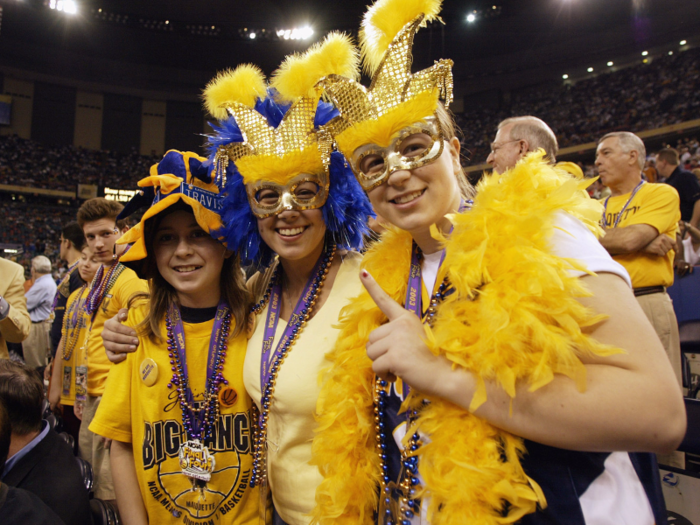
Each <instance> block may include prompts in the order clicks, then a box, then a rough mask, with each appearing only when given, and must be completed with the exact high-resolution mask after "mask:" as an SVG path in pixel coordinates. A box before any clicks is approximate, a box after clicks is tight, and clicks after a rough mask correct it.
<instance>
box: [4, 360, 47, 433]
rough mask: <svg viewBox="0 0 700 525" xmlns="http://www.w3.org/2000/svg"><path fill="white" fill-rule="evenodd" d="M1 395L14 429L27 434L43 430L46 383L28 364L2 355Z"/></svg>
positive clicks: (16, 431)
mask: <svg viewBox="0 0 700 525" xmlns="http://www.w3.org/2000/svg"><path fill="white" fill-rule="evenodd" d="M0 399H2V402H3V404H4V405H5V408H6V409H7V413H8V415H9V417H10V426H11V428H12V432H13V433H14V434H17V435H18V436H26V435H27V434H29V433H30V432H36V431H37V430H41V412H42V410H41V407H42V403H43V401H44V385H43V383H42V381H41V379H40V378H39V375H38V374H37V373H36V372H35V371H34V370H31V369H29V368H28V367H27V366H26V365H23V364H21V363H15V362H14V361H10V360H9V359H0Z"/></svg>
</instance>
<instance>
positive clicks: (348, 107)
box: [321, 0, 453, 157]
mask: <svg viewBox="0 0 700 525" xmlns="http://www.w3.org/2000/svg"><path fill="white" fill-rule="evenodd" d="M441 3H442V2H441V0H378V1H377V2H375V3H374V5H372V6H371V7H370V8H369V9H368V11H367V13H366V15H365V17H364V20H363V23H362V29H361V32H360V38H361V45H362V59H363V63H364V67H365V69H366V71H367V72H368V73H370V74H371V75H372V83H371V84H370V87H369V89H367V88H365V87H364V86H362V85H361V84H360V83H358V82H356V81H355V80H354V79H352V78H346V77H342V76H339V75H330V76H328V77H327V78H325V79H324V80H323V81H322V82H321V84H322V85H323V87H324V89H325V93H326V95H327V96H328V97H329V98H330V99H331V100H332V101H333V103H334V104H335V105H336V107H337V108H338V110H339V111H340V114H341V116H342V122H341V123H340V124H336V125H335V126H334V134H335V139H336V142H337V144H338V149H340V151H341V152H342V153H343V154H344V155H345V156H346V157H347V156H350V155H352V153H353V151H354V150H355V149H356V148H357V147H359V146H361V145H362V144H366V143H370V142H372V143H375V144H378V145H380V146H382V147H385V146H387V145H388V144H389V142H390V138H391V137H392V136H393V135H394V134H395V133H396V132H397V131H399V130H401V129H402V128H404V127H406V126H408V125H410V124H414V123H415V122H416V121H417V120H421V119H423V118H426V117H429V116H431V115H432V114H433V113H434V112H435V110H436V108H437V105H438V100H439V99H440V98H442V99H443V100H444V101H445V104H446V105H449V104H450V102H451V101H452V87H453V81H452V61H451V60H446V59H441V60H438V61H436V62H435V64H434V65H433V66H431V67H429V68H427V69H424V70H422V71H419V72H417V73H415V74H412V73H411V63H412V58H413V55H412V49H413V38H414V36H415V34H416V32H417V31H418V29H419V28H421V27H424V26H425V25H426V24H427V23H428V22H430V21H432V20H436V19H439V17H438V14H439V12H440V7H441ZM416 115H418V118H416Z"/></svg>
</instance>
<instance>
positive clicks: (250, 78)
mask: <svg viewBox="0 0 700 525" xmlns="http://www.w3.org/2000/svg"><path fill="white" fill-rule="evenodd" d="M357 64H358V57H357V54H356V51H355V48H354V46H353V45H352V43H351V41H350V39H349V38H348V37H347V36H345V35H342V34H339V33H331V34H329V35H328V36H327V37H326V39H325V40H324V41H323V42H322V43H319V44H316V45H315V46H313V47H312V48H311V49H309V51H307V52H306V53H305V54H303V55H293V56H290V57H288V58H287V59H286V60H285V62H284V63H283V64H282V66H281V67H280V69H279V70H278V71H277V72H276V73H275V74H274V75H273V77H272V79H271V82H270V88H273V89H274V90H275V91H276V92H277V96H278V97H279V99H280V100H281V101H283V102H289V103H291V107H290V108H289V110H288V111H287V112H286V114H285V115H284V118H283V119H282V121H281V122H280V123H279V125H278V126H276V127H275V126H272V125H271V124H270V123H269V122H268V120H267V119H266V118H265V117H264V116H263V115H261V114H260V113H259V112H258V111H256V109H255V105H256V103H260V101H261V100H264V99H265V97H266V93H267V86H266V83H265V78H264V76H263V73H262V72H261V71H260V70H259V69H258V68H257V67H255V66H253V65H249V64H244V65H241V66H238V67H237V68H236V69H234V70H232V71H226V72H224V73H222V74H220V75H219V76H218V77H217V78H215V79H214V80H212V81H211V82H210V83H209V85H208V86H207V87H206V89H205V91H204V100H205V104H206V107H207V109H208V110H209V112H210V113H211V114H212V115H214V116H215V117H217V118H218V119H219V120H224V119H225V118H227V117H228V116H229V115H230V116H232V117H234V118H235V121H236V124H237V126H238V128H239V129H240V131H241V134H242V138H243V140H242V142H238V141H234V142H231V143H230V144H227V145H225V146H221V147H219V149H218V151H217V153H216V156H215V159H214V162H215V165H216V172H217V174H225V173H226V167H227V166H228V163H229V162H234V163H235V164H236V167H237V169H238V171H239V172H240V174H241V175H242V177H243V180H244V182H245V184H250V183H254V182H259V181H262V180H265V181H270V182H275V183H278V184H286V183H287V182H288V181H289V180H291V179H292V178H294V177H295V176H296V175H298V174H299V173H322V172H324V171H326V172H327V170H328V164H329V162H330V154H331V152H332V148H333V140H332V138H331V137H330V136H329V135H328V134H327V133H326V132H325V130H323V129H320V130H319V129H316V128H315V126H314V118H315V115H316V110H317V105H318V101H319V99H320V97H321V92H322V88H321V86H320V85H318V80H319V79H321V78H323V77H324V76H327V75H329V74H341V75H349V76H351V77H353V76H354V75H356V71H357ZM224 184H225V181H224Z"/></svg>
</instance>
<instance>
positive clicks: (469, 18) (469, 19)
mask: <svg viewBox="0 0 700 525" xmlns="http://www.w3.org/2000/svg"><path fill="white" fill-rule="evenodd" d="M475 21H476V15H475V14H474V13H469V14H468V15H467V22H469V23H470V24H471V23H473V22H475Z"/></svg>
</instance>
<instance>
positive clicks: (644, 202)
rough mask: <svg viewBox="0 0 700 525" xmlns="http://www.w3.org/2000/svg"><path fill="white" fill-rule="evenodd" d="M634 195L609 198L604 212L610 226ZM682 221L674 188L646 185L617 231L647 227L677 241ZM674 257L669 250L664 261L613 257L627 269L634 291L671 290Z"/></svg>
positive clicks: (650, 257)
mask: <svg viewBox="0 0 700 525" xmlns="http://www.w3.org/2000/svg"><path fill="white" fill-rule="evenodd" d="M630 194H631V193H627V194H625V195H618V196H616V197H610V199H609V200H608V202H607V207H606V209H605V218H606V222H607V224H608V225H613V224H615V220H616V218H617V216H618V215H619V213H620V211H621V210H622V208H623V207H624V206H625V203H626V202H627V201H628V199H629V198H630ZM680 220H681V210H680V199H679V198H678V192H677V191H676V190H675V188H673V187H671V186H669V185H668V184H654V183H645V184H644V185H642V187H641V188H640V189H639V191H638V192H637V194H636V195H635V196H634V198H633V199H632V201H631V202H630V203H629V206H627V209H626V210H625V211H624V213H623V214H622V218H621V219H620V222H619V223H618V225H617V227H618V228H624V227H626V226H632V225H634V224H648V225H649V226H653V227H654V228H656V231H658V232H659V234H665V235H668V236H669V237H670V238H671V239H673V240H674V241H675V240H676V234H677V233H678V221H680ZM673 257H674V251H673V250H670V251H669V252H668V253H667V254H666V255H665V256H664V257H660V256H658V255H651V254H647V253H643V252H641V251H637V252H634V253H629V254H624V255H614V256H613V259H615V260H616V261H617V262H619V263H620V264H621V265H622V266H624V267H625V269H626V270H627V272H628V273H629V274H630V278H631V279H632V286H633V287H634V288H643V287H646V286H671V285H672V284H673Z"/></svg>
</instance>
